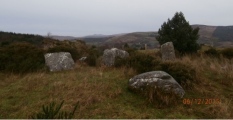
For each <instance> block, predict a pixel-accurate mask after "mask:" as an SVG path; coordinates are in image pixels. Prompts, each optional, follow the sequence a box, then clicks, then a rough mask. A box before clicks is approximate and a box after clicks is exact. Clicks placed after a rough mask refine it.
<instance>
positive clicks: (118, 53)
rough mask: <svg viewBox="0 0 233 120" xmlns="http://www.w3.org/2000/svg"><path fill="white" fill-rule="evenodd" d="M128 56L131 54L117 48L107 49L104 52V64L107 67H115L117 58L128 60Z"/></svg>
mask: <svg viewBox="0 0 233 120" xmlns="http://www.w3.org/2000/svg"><path fill="white" fill-rule="evenodd" d="M128 56H129V53H128V52H126V51H124V50H120V49H117V48H112V49H106V50H104V54H103V63H104V65H106V66H113V65H114V63H115V58H116V57H120V58H126V57H128Z"/></svg>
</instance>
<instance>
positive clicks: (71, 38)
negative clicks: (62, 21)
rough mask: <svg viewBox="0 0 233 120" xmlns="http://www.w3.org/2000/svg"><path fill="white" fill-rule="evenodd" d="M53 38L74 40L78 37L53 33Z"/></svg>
mask: <svg viewBox="0 0 233 120" xmlns="http://www.w3.org/2000/svg"><path fill="white" fill-rule="evenodd" d="M51 38H53V39H56V40H74V39H77V38H76V37H72V36H59V35H52V36H51Z"/></svg>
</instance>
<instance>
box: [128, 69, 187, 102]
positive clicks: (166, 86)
mask: <svg viewBox="0 0 233 120" xmlns="http://www.w3.org/2000/svg"><path fill="white" fill-rule="evenodd" d="M128 86H129V88H130V89H131V90H135V91H141V92H146V91H145V90H148V89H147V88H152V89H154V90H155V91H156V90H160V91H161V90H162V91H163V93H169V94H170V93H172V94H175V95H176V96H178V97H180V98H182V97H183V96H184V94H185V91H184V89H183V88H182V87H181V86H180V85H179V83H177V82H176V80H175V79H174V78H173V77H172V76H171V75H169V74H168V73H166V72H164V71H151V72H146V73H142V74H139V75H136V76H134V77H133V78H131V79H130V80H129V84H128Z"/></svg>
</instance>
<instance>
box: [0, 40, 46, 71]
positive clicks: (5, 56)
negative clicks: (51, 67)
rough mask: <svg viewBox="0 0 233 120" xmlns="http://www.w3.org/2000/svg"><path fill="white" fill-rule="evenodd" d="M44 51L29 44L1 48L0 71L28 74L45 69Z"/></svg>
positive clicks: (14, 44) (13, 44) (15, 44)
mask: <svg viewBox="0 0 233 120" xmlns="http://www.w3.org/2000/svg"><path fill="white" fill-rule="evenodd" d="M44 66H45V60H44V53H43V50H42V49H40V48H38V47H36V46H34V45H32V44H29V43H12V44H10V45H8V46H4V47H2V48H0V71H2V72H13V73H27V72H34V71H38V70H41V69H43V68H44Z"/></svg>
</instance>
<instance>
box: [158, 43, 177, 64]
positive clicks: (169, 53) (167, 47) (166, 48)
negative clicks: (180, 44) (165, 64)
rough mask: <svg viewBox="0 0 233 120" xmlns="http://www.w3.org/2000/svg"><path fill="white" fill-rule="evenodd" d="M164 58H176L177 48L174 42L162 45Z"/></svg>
mask: <svg viewBox="0 0 233 120" xmlns="http://www.w3.org/2000/svg"><path fill="white" fill-rule="evenodd" d="M161 54H162V60H163V61H165V60H175V59H176V56H175V50H174V46H173V43H172V42H166V43H164V44H163V45H161Z"/></svg>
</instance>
